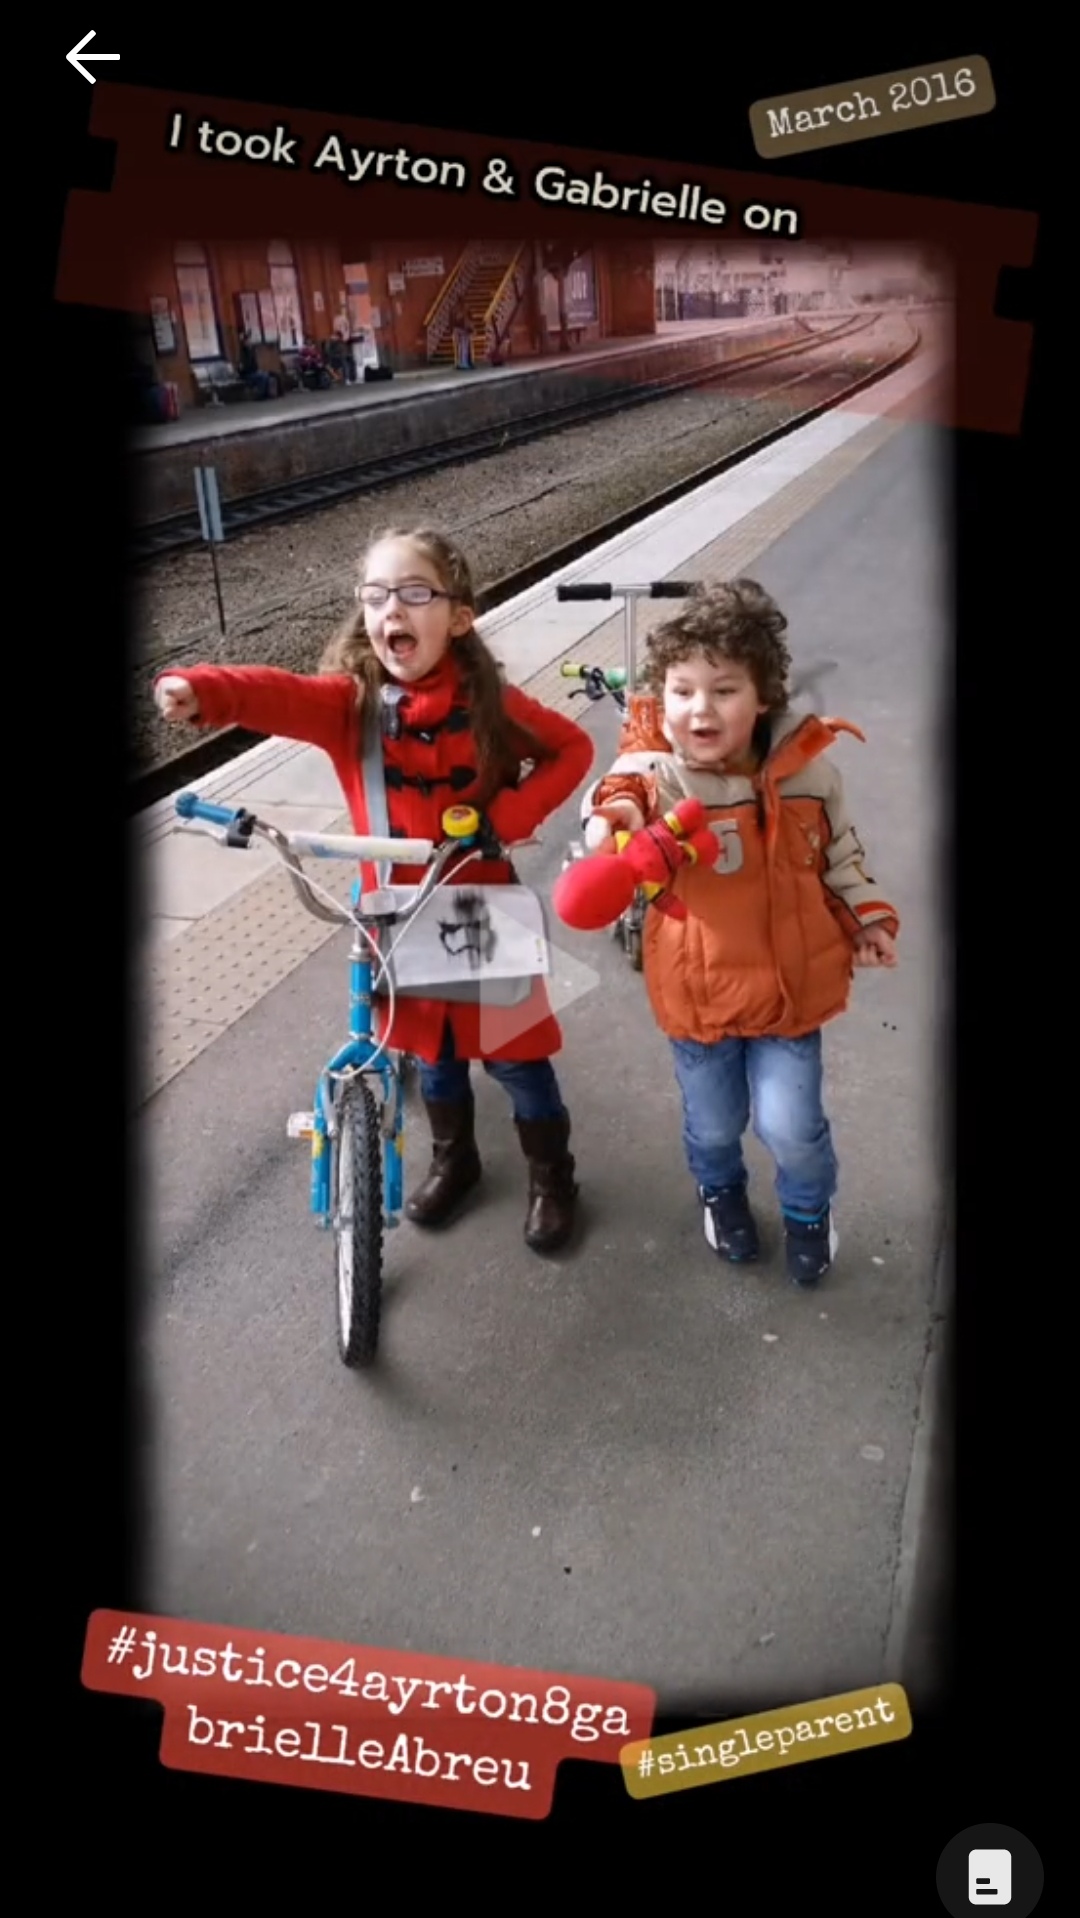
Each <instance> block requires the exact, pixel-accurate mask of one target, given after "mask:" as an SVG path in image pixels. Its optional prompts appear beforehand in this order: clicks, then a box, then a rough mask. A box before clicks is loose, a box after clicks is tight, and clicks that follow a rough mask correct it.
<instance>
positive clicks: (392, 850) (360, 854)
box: [175, 792, 505, 925]
mask: <svg viewBox="0 0 1080 1918" xmlns="http://www.w3.org/2000/svg"><path fill="white" fill-rule="evenodd" d="M175 806H176V811H177V813H178V815H179V816H180V818H181V819H187V820H204V821H205V822H206V824H207V825H212V826H223V827H224V828H225V844H226V845H227V846H230V847H234V848H237V849H239V850H241V851H244V850H246V849H247V848H248V847H249V846H250V845H251V842H252V840H253V839H254V838H258V839H265V840H266V841H267V843H268V844H269V845H271V846H272V847H273V849H274V851H275V852H276V853H277V855H278V857H279V858H280V859H281V861H282V863H283V865H284V866H285V868H286V870H287V872H288V874H289V877H290V879H291V880H292V882H293V887H294V890H295V891H296V892H297V894H298V896H299V898H300V900H301V902H302V904H303V905H304V906H306V907H307V909H308V911H309V912H311V913H313V914H314V915H315V917H316V918H318V919H324V920H326V921H327V922H328V923H329V924H331V925H352V924H354V923H355V920H356V917H357V912H355V911H353V910H350V909H349V908H348V907H344V906H338V905H334V906H330V905H328V904H326V903H324V902H323V901H322V900H319V899H316V898H315V897H314V896H313V894H312V890H311V881H310V880H309V878H308V876H307V874H306V873H305V872H304V871H303V869H302V867H301V866H300V863H299V860H300V855H301V854H302V853H306V854H308V856H309V857H312V858H315V859H352V860H356V861H357V862H358V863H364V862H366V861H375V860H380V859H389V860H392V861H393V862H394V864H395V865H401V866H428V867H429V871H428V872H427V874H426V875H425V877H424V879H423V880H422V881H421V884H420V885H419V887H418V888H417V892H416V897H415V898H414V900H413V901H412V904H411V905H409V906H407V907H404V908H402V909H399V910H397V911H394V912H384V911H376V912H370V911H369V912H368V913H364V911H363V900H362V899H361V902H360V908H359V917H361V918H370V919H372V920H375V921H377V922H378V923H379V924H380V925H396V924H398V923H399V922H403V921H405V920H409V919H411V918H412V917H413V914H414V913H416V912H418V911H419V910H420V907H421V906H422V905H424V904H425V903H426V901H427V900H428V899H429V898H430V896H431V892H432V890H433V888H434V887H435V886H436V885H437V884H438V882H439V879H440V878H441V877H442V873H443V871H444V869H445V867H446V866H447V865H448V864H449V861H450V860H451V859H452V858H453V856H454V854H455V853H457V852H459V851H466V850H468V849H469V848H470V847H471V848H474V849H475V852H476V853H478V854H479V856H480V857H481V858H499V857H500V856H505V852H504V848H503V847H502V846H501V844H500V842H498V841H496V840H494V838H493V836H492V834H491V832H490V828H486V822H485V821H484V820H482V818H481V816H480V814H479V813H478V812H477V811H476V810H475V808H473V807H472V806H451V807H450V808H449V809H448V810H447V811H446V812H445V813H444V814H443V829H444V831H445V832H446V834H447V838H446V840H445V842H444V843H443V844H442V845H440V846H439V847H438V848H436V845H435V841H434V840H432V839H381V838H375V837H374V836H370V837H368V836H365V837H358V836H356V835H353V834H347V833H312V832H283V831H282V830H281V829H280V827H277V826H269V825H267V824H266V822H265V821H264V820H261V819H257V818H256V817H255V815H254V813H251V812H248V811H247V809H246V808H245V807H243V806H239V807H236V808H229V807H227V806H212V805H211V804H210V803H209V802H208V801H207V800H204V799H199V798H197V797H196V795H195V794H194V793H190V792H187V793H179V794H178V795H177V797H176V800H175ZM474 856H475V854H474Z"/></svg>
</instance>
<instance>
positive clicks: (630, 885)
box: [551, 799, 716, 932]
mask: <svg viewBox="0 0 1080 1918" xmlns="http://www.w3.org/2000/svg"><path fill="white" fill-rule="evenodd" d="M670 821H674V822H675V825H676V830H674V831H673V830H672V825H671V824H670V823H669V822H670ZM704 822H705V809H704V807H703V806H702V804H701V801H700V800H698V799H683V800H681V801H680V802H679V804H678V806H676V808H675V811H674V813H669V814H668V815H667V817H666V819H664V820H656V821H655V822H654V824H653V825H651V826H645V827H643V828H642V830H641V831H640V832H636V833H633V834H632V835H631V836H630V837H629V838H627V839H626V840H625V843H624V844H623V845H622V846H621V847H618V848H617V850H615V851H614V852H613V853H612V854H609V855H607V856H605V855H603V854H595V855H593V857H592V858H588V859H576V860H575V861H574V863H573V864H572V865H571V866H568V867H567V870H566V871H565V872H563V873H560V875H559V877H558V879H557V880H556V882H555V887H554V890H553V892H552V895H551V903H552V905H553V906H554V908H555V911H556V912H557V913H558V915H559V918H560V919H561V920H562V921H563V924H564V925H567V926H572V927H574V928H575V929H576V930H577V931H580V932H598V931H599V930H600V928H601V927H602V926H610V925H611V924H612V923H613V922H614V921H615V920H616V919H618V917H619V915H620V913H623V912H625V911H626V909H627V907H628V906H629V905H630V903H631V901H632V899H633V897H634V894H635V892H636V891H637V889H638V887H639V886H642V887H644V888H645V889H646V890H647V892H650V893H652V892H656V891H662V890H663V889H664V888H665V887H666V886H668V885H670V883H671V880H672V878H673V877H674V875H675V873H676V872H677V870H678V868H679V867H680V866H683V865H687V864H689V863H692V862H693V861H695V860H697V859H700V860H702V861H704V863H705V864H706V865H708V866H711V865H712V864H713V862H714V861H715V859H716V840H715V838H714V836H713V834H712V833H711V832H710V831H709V829H708V827H707V826H706V825H705V823H704ZM620 837H621V835H620ZM670 910H672V911H677V916H679V917H683V916H685V915H684V911H683V909H681V908H678V906H677V902H675V901H672V902H671V905H670Z"/></svg>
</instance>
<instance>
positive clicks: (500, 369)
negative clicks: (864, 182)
mask: <svg viewBox="0 0 1080 1918" xmlns="http://www.w3.org/2000/svg"><path fill="white" fill-rule="evenodd" d="M846 313H847V309H845V310H844V313H843V314H839V313H837V314H832V313H830V314H825V313H821V314H813V315H807V316H804V317H805V318H806V319H807V322H808V324H809V323H813V324H816V325H821V324H825V323H827V322H829V321H830V320H833V321H834V320H836V319H837V318H841V317H845V316H846ZM763 324H765V322H763V320H762V319H761V317H760V316H759V317H758V318H756V319H753V318H752V319H746V320H677V321H676V320H662V321H658V323H657V327H656V332H655V333H643V334H640V335H634V336H632V337H630V338H623V339H616V340H603V341H601V342H600V344H599V345H597V346H587V347H575V348H574V349H573V351H572V352H570V353H545V354H537V355H536V356H535V357H529V358H522V357H515V358H514V359H513V360H507V361H506V362H505V364H504V365H502V366H487V365H482V364H481V365H477V366H474V367H470V368H469V369H468V370H467V371H463V370H459V369H458V368H456V367H446V366H431V367H428V366H421V367H406V368H403V369H402V370H401V371H400V372H396V373H395V374H394V377H393V379H392V380H383V381H372V382H370V383H365V382H363V381H357V382H356V383H355V384H353V385H345V386H335V387H332V388H331V389H330V390H329V391H328V392H325V393H308V392H297V393H283V394H281V395H280V397H279V398H277V399H274V400H259V401H248V402H245V403H242V404H237V405H233V406H226V405H224V404H218V405H216V406H215V405H213V404H210V405H207V406H198V407H193V408H191V409H190V410H189V411H188V412H186V413H184V414H182V416H181V417H180V419H178V420H162V421H160V422H159V423H156V424H154V425H149V426H139V427H136V428H135V429H134V431H133V432H132V435H131V446H132V449H133V450H134V451H145V450H149V449H156V448H158V447H163V446H187V445H189V444H191V443H193V442H196V441H201V440H205V439H220V438H222V437H224V436H226V435H228V434H231V433H260V432H267V431H268V430H269V429H271V428H273V427H277V426H283V425H285V426H287V425H293V424H295V423H296V422H297V421H298V420H319V419H324V418H326V417H327V416H330V417H334V416H335V415H337V414H339V413H341V412H342V411H345V412H352V411H354V410H355V411H367V410H368V409H369V408H371V407H378V406H388V405H394V404H398V403H400V402H401V401H402V400H406V401H407V400H410V399H415V398H416V397H417V396H418V395H420V394H429V393H450V392H454V393H460V392H461V391H462V390H463V388H467V387H470V386H485V385H489V384H491V383H492V382H493V381H496V382H500V383H505V382H506V381H508V380H510V381H512V380H518V379H522V378H525V377H526V376H528V375H532V374H535V373H543V372H550V371H551V370H552V369H553V368H565V367H566V366H567V365H569V364H571V363H572V364H573V365H574V366H588V365H590V364H593V363H597V362H599V363H603V362H605V361H611V360H616V361H617V360H618V359H619V358H625V357H626V356H627V355H628V354H638V353H641V352H642V351H646V352H647V351H649V350H650V349H656V348H658V347H664V346H667V345H669V344H672V343H678V342H680V341H686V340H698V339H714V338H738V337H739V336H740V335H745V334H747V333H749V334H753V333H755V332H760V331H761V328H762V326H763Z"/></svg>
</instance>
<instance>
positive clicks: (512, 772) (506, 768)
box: [320, 526, 552, 809]
mask: <svg viewBox="0 0 1080 1918" xmlns="http://www.w3.org/2000/svg"><path fill="white" fill-rule="evenodd" d="M386 540H408V542H409V544H410V545H411V546H415V547H416V549H417V551H418V552H421V553H423V554H424V556H425V557H426V558H427V559H429V560H430V561H431V563H432V565H433V566H434V568H435V570H436V572H437V574H438V576H439V581H440V584H441V586H442V588H443V591H444V592H446V593H450V594H451V595H452V596H453V598H454V599H456V600H458V601H459V602H460V604H462V605H464V606H467V607H468V609H469V611H470V612H471V613H472V614H474V615H475V613H476V590H475V587H474V585H473V578H472V572H471V569H470V567H469V563H468V560H467V559H466V558H465V555H464V553H462V551H461V549H460V548H459V547H458V546H456V545H455V543H454V541H453V540H451V539H449V538H448V537H447V536H446V534H445V533H440V532H438V531H436V530H435V529H434V528H432V527H429V526H418V527H411V526H410V527H399V526H391V527H387V528H385V529H384V530H383V531H382V532H379V533H376V534H375V535H374V536H373V537H372V538H371V539H369V540H368V543H367V545H366V547H365V548H364V552H363V554H362V555H361V559H360V578H361V580H362V579H363V576H364V568H365V564H366V561H367V558H368V555H369V553H371V551H372V550H373V548H374V547H376V546H381V545H382V544H383V543H384V541H386ZM451 647H452V650H453V653H454V656H455V658H456V659H457V661H458V664H459V667H460V670H461V680H462V692H463V695H464V699H465V703H466V704H467V705H468V707H469V709H470V712H471V714H472V734H473V737H474V739H475V741H476V749H477V764H478V772H479V779H480V789H479V791H478V792H477V795H476V801H477V804H478V805H479V806H480V808H481V809H482V808H483V807H484V806H487V805H489V804H490V803H491V801H492V799H493V798H494V797H495V794H496V793H497V792H498V791H499V790H500V788H502V787H503V786H516V785H517V783H518V781H519V779H520V777H521V771H522V767H523V764H524V762H525V761H526V760H529V761H532V762H533V763H534V764H535V763H536V762H538V761H539V760H541V759H550V758H551V756H552V755H551V752H550V749H549V748H548V747H546V746H544V745H543V744H542V743H541V741H540V740H539V739H537V738H536V736H535V734H533V733H532V732H530V731H528V730H527V729H526V728H525V727H522V726H518V725H515V724H514V723H513V721H512V720H510V719H509V718H508V716H507V713H506V710H505V707H504V705H503V692H504V689H505V684H506V682H505V679H504V677H503V671H502V667H501V666H500V664H499V662H498V660H497V659H496V658H495V657H494V654H493V653H491V652H490V651H489V650H488V647H487V646H486V645H485V643H484V641H483V639H482V638H481V637H480V634H479V633H478V632H477V630H476V627H475V625H474V626H473V627H472V628H471V629H470V630H469V632H467V633H466V634H465V636H464V637H463V638H462V639H454V640H452V641H451ZM320 670H321V671H322V672H324V673H351V674H352V675H353V677H354V678H355V679H356V680H357V682H358V686H359V692H360V697H361V699H365V698H369V697H371V698H378V697H379V695H380V692H381V689H382V687H383V686H386V685H394V684H397V683H398V682H396V681H395V680H394V679H393V677H392V675H391V674H390V673H388V672H387V671H386V669H385V667H384V666H383V664H382V661H381V660H380V659H379V657H378V655H377V654H376V652H375V651H374V649H373V647H372V644H371V641H370V639H369V638H368V635H367V629H366V627H365V625H364V609H363V607H362V606H358V607H357V610H356V612H355V613H354V614H352V615H351V617H350V618H349V619H348V620H347V621H346V622H345V624H344V626H342V628H341V629H340V631H339V632H338V633H337V634H335V636H334V638H333V639H332V640H331V641H330V643H329V645H328V646H327V648H326V651H325V652H324V654H323V657H322V661H321V665H320Z"/></svg>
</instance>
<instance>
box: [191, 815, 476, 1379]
mask: <svg viewBox="0 0 1080 1918" xmlns="http://www.w3.org/2000/svg"><path fill="white" fill-rule="evenodd" d="M175 807H176V811H177V813H178V814H179V816H180V818H181V819H183V820H187V821H196V820H202V821H204V822H205V823H206V825H207V826H208V827H221V828H223V829H224V830H223V832H221V833H217V832H215V833H212V834H211V837H213V838H215V839H218V840H219V841H220V843H222V844H224V845H226V846H231V847H235V848H238V849H240V850H244V849H247V848H249V847H250V846H251V844H252V841H253V840H254V839H256V838H258V839H263V840H266V841H267V842H268V843H269V844H270V845H271V846H272V847H273V848H274V851H275V852H276V853H277V854H278V856H279V857H280V859H281V860H282V862H283V864H284V866H285V868H286V871H287V872H288V874H289V877H290V880H291V881H292V885H293V890H294V891H295V892H296V894H297V896H298V897H299V899H300V901H301V903H302V904H303V905H304V906H305V907H306V908H307V910H308V911H309V912H311V913H313V914H314V916H315V917H316V918H318V919H324V920H326V921H328V922H329V923H330V924H332V925H348V926H351V927H352V928H353V935H354V936H353V942H352V947H351V949H350V953H349V968H350V986H351V989H350V1000H349V1008H350V1017H349V1038H348V1040H347V1042H346V1043H345V1044H344V1045H343V1046H342V1047H341V1048H340V1050H339V1051H338V1052H336V1053H335V1055H334V1057H333V1058H332V1059H331V1060H330V1061H329V1063H328V1064H327V1065H326V1066H324V1067H323V1070H322V1072H321V1073H320V1075H319V1080H318V1083H317V1086H316V1090H315V1109H314V1111H313V1112H302V1113H300V1112H296V1113H293V1114H291V1115H290V1118H289V1121H288V1127H287V1130H288V1136H289V1137H290V1138H293V1139H310V1140H311V1201H310V1203H311V1211H312V1213H313V1214H314V1217H315V1220H316V1223H317V1224H318V1225H319V1226H320V1227H321V1228H322V1229H323V1230H324V1231H333V1233H334V1234H335V1237H336V1240H337V1253H338V1294H337V1296H338V1315H337V1316H338V1348H339V1351H340V1354H341V1358H342V1360H343V1361H344V1363H345V1364H346V1365H347V1366H350V1367H362V1366H368V1365H370V1364H371V1362H372V1360H373V1359H374V1357H375V1353H376V1350H377V1347H378V1342H379V1321H380V1314H381V1308H382V1277H383V1234H384V1232H385V1231H386V1230H389V1229H392V1228H393V1227H394V1226H396V1225H398V1224H399V1223H400V1214H401V1209H402V1186H403V1157H404V1112H405V1097H404V1094H405V1059H404V1056H403V1055H402V1054H400V1053H394V1052H391V1051H390V1050H389V1049H388V1047H387V1042H386V1040H383V1041H382V1042H381V1043H378V1042H377V1041H376V1039H375V1036H374V1032H373V1029H372V998H373V995H374V993H375V991H376V990H377V988H378V986H379V985H380V984H382V983H383V982H387V984H388V992H389V1000H390V1006H389V1017H388V1023H387V1032H388V1033H390V1032H392V1030H393V1016H394V998H395V989H394V982H393V975H392V973H391V972H390V970H389V967H388V964H387V959H388V956H389V955H388V954H387V953H386V952H384V951H382V950H380V947H379V945H378V943H377V939H376V935H377V934H380V933H382V934H383V935H385V934H386V933H387V932H388V931H389V930H390V928H392V927H393V926H395V925H402V924H407V923H408V922H409V921H410V920H412V919H413V918H414V917H415V916H416V914H417V913H418V912H419V911H420V910H421V909H422V908H423V906H424V905H425V904H426V903H427V902H428V900H430V898H431V896H432V894H433V892H434V891H435V889H436V887H437V886H438V885H439V883H440V881H441V879H442V878H443V875H444V873H445V871H446V868H447V866H448V864H449V862H450V861H451V860H452V859H453V858H455V857H459V858H460V860H461V864H462V865H466V864H468V863H469V862H470V861H471V860H473V859H477V858H482V859H485V860H486V859H491V858H498V857H500V856H502V857H505V852H504V850H503V848H502V847H501V844H500V843H499V842H497V841H495V840H494V839H493V837H492V835H491V832H490V829H489V828H488V825H487V822H486V821H485V820H482V819H481V816H480V814H479V813H477V812H475V811H474V810H473V808H472V807H470V806H453V807H451V808H450V809H449V810H448V811H447V812H446V813H444V815H443V821H442V824H443V831H444V832H445V833H446V835H447V838H446V841H445V843H444V844H443V845H442V846H440V847H439V848H438V849H437V850H436V848H435V846H434V844H433V842H432V841H431V840H429V839H392V838H387V839H382V838H374V837H373V838H363V839H359V838H353V837H351V836H345V835H340V836H335V835H333V834H329V835H328V834H317V833H299V832H293V833H285V832H282V831H280V830H279V828H278V827H276V826H270V825H267V824H266V823H265V822H264V821H263V820H260V819H257V818H256V817H255V816H254V814H253V813H250V812H247V811H246V810H245V809H244V808H243V807H241V808H239V809H237V810H230V809H229V808H228V807H225V806H212V805H209V804H207V803H206V802H205V801H204V800H201V799H198V798H197V797H196V796H195V794H194V793H181V794H179V795H178V796H177V799H176V801H175ZM305 853H306V854H307V855H308V856H309V857H314V858H319V859H352V860H354V861H356V862H359V863H364V862H377V861H379V860H383V861H391V862H393V863H394V864H400V865H403V866H428V867H429V871H428V872H427V873H426V874H425V877H424V879H423V881H422V883H421V884H420V885H419V886H418V887H416V888H415V890H414V891H412V894H411V898H410V900H409V902H408V904H405V905H399V903H398V901H397V899H396V897H395V895H394V893H393V892H391V891H389V890H387V889H383V890H380V891H377V892H374V893H368V894H366V895H361V892H360V884H359V881H357V882H354V885H353V889H352V903H351V905H350V906H349V907H347V908H346V907H344V906H342V905H340V904H339V902H338V901H337V900H336V899H335V898H334V897H333V896H332V895H331V894H330V893H328V892H325V891H324V890H323V889H322V888H321V887H320V886H319V885H318V884H317V882H316V881H315V880H313V879H312V878H311V877H310V876H309V875H308V874H307V873H305V872H304V870H303V868H302V867H301V865H300V855H301V854H305ZM461 855H464V857H461ZM399 937H400V935H399ZM395 943H396V942H395Z"/></svg>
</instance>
